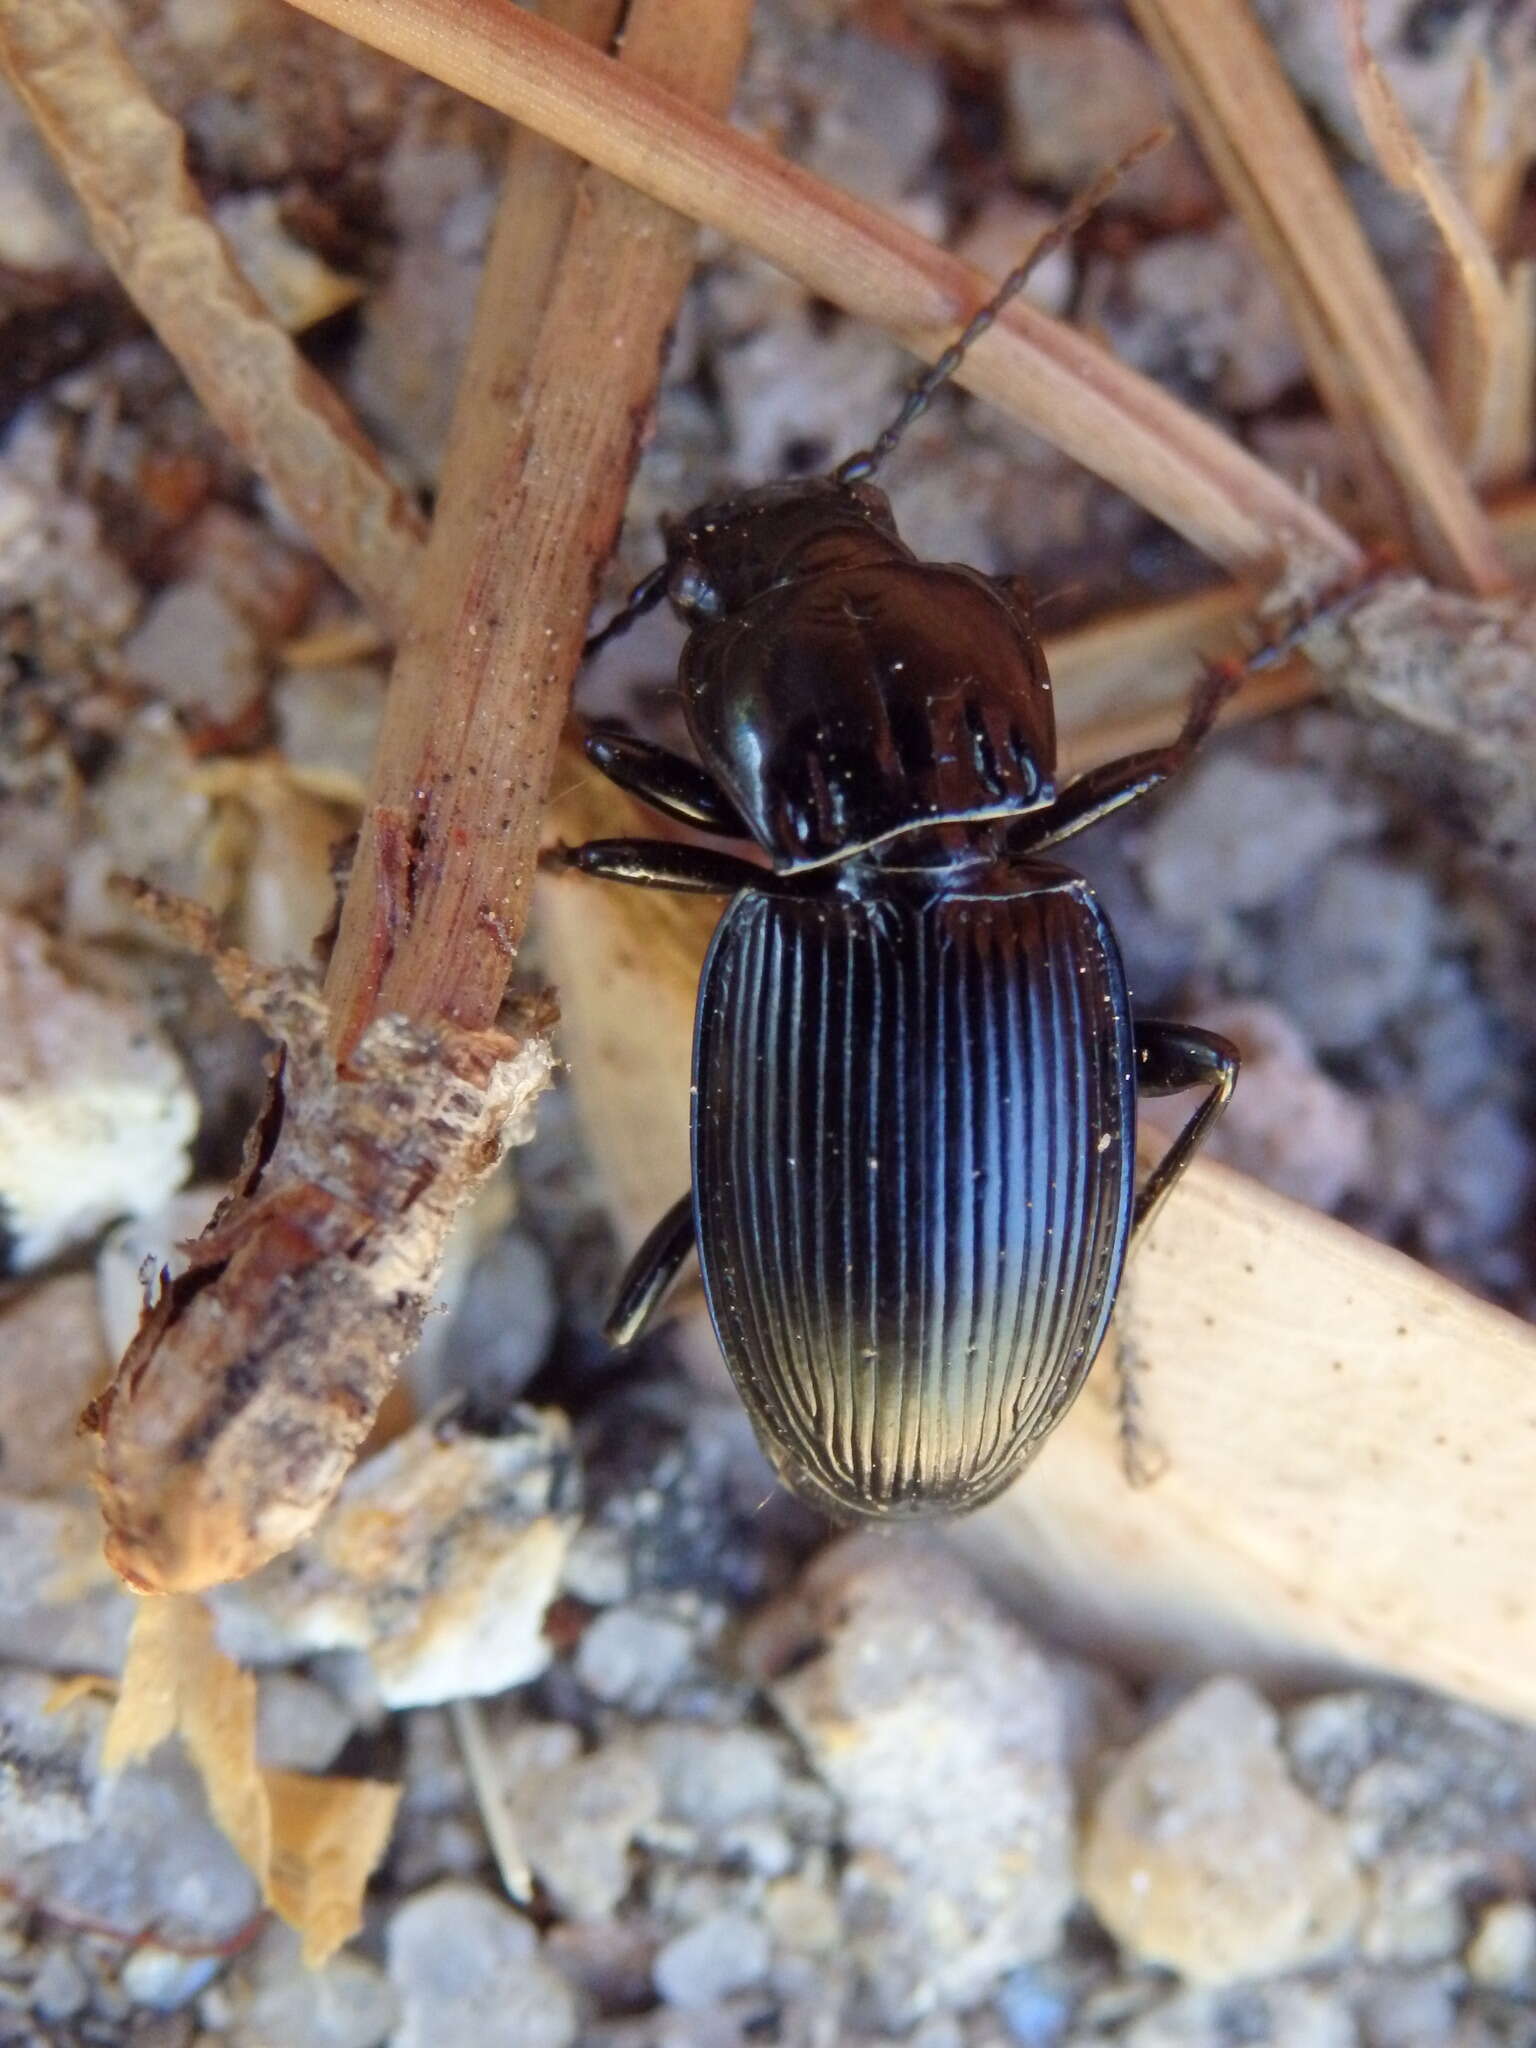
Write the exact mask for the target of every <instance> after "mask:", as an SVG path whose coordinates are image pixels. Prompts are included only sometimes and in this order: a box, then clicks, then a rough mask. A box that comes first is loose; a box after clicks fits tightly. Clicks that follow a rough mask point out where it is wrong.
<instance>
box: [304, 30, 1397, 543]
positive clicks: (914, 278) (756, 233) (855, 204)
mask: <svg viewBox="0 0 1536 2048" xmlns="http://www.w3.org/2000/svg"><path fill="white" fill-rule="evenodd" d="M295 4H296V5H299V6H301V7H302V8H303V9H304V11H305V12H306V13H309V14H313V15H315V16H317V17H318V18H319V19H321V20H323V21H328V22H330V23H332V24H333V25H334V26H335V27H337V28H340V29H344V30H346V31H347V33H348V34H351V35H354V36H358V37H360V38H361V39H362V40H363V41H365V42H368V43H371V44H372V45H373V46H374V47H375V48H377V49H381V50H385V51H387V52H389V53H390V54H391V55H392V56H395V57H399V58H401V59H403V60H404V61H405V62H406V63H408V64H412V65H415V66H416V67H417V68H418V69H419V70H422V71H426V72H428V73H429V74H430V75H431V76H433V77H435V78H440V79H442V80H444V81H445V82H446V83H447V84H449V85H453V86H456V87H458V88H459V89H460V90H461V91H463V92H466V93H469V94H471V95H472V96H473V97H475V98H477V99H479V100H482V101H484V103H485V104H486V105H487V106H492V107H498V108H500V110H501V111H502V112H503V113H507V114H510V115H511V116H512V117H513V118H514V119H515V120H519V121H522V122H525V123H526V124H527V125H528V126H529V127H532V128H535V129H537V130H538V131H539V132H540V133H541V134H545V135H548V136H550V137H552V138H553V139H554V140H556V141H558V142H561V143H563V144H564V145H565V146H566V147H567V148H569V149H572V150H575V151H577V152H578V153H579V154H580V155H582V156H584V157H586V158H588V159H589V160H590V161H591V162H592V163H594V164H600V165H601V166H602V167H603V168H604V169H605V170H607V171H610V172H612V173H613V174H614V175H615V176H616V177H619V178H623V179H624V180H626V181H627V182H628V183H630V184H632V185H634V186H635V187H636V188H637V189H639V190H641V191H643V192H646V193H648V194H649V195H650V196H651V197H652V198H653V199H657V200H660V201H661V202H662V204H663V205H665V206H668V207H672V208H674V209H675V210H676V211H677V212H679V213H682V214H686V215H688V216H689V217H691V218H692V219H695V220H698V221H702V222H704V223H706V224H708V225H709V226H712V227H716V228H718V229H720V230H721V231H722V232H723V233H725V234H727V235H729V236H731V237H732V238H733V239H734V240H736V241H739V242H742V243H744V244H746V245H747V246H748V247H749V248H753V249H755V250H757V252H758V253H759V254H760V255H763V256H766V257H767V258H768V259H769V261H770V262H773V263H776V264H777V265H778V266H779V267H780V268H781V269H782V270H785V271H787V272H789V273H790V274H791V275H793V276H795V277H798V278H799V279H801V280H802V282H804V283H805V284H807V285H809V286H810V288H811V289H812V290H813V291H815V292H817V293H819V294H820V295H821V296H823V297H824V298H827V299H829V300H831V301H833V302H834V303H835V304H837V305H840V306H842V307H844V308H845V309H846V310H847V311H849V312H850V313H853V314H855V315H856V316H857V317H859V318H860V319H864V320H868V321H870V322H871V323H872V324H874V325H876V326H879V327H884V328H886V329H887V330H888V331H889V332H891V333H892V334H894V335H896V336H898V337H899V338H900V339H902V340H903V341H905V342H907V343H908V344H909V345H910V346H912V347H913V348H914V349H916V350H917V351H918V352H919V353H920V354H924V355H927V356H932V355H933V354H935V353H937V351H938V349H939V348H940V347H941V346H943V344H944V343H945V342H947V341H948V340H950V339H951V338H952V336H953V333H954V330H955V329H956V327H957V326H958V325H959V324H960V323H961V322H962V321H963V320H964V319H965V318H967V317H968V316H969V314H970V313H971V312H972V311H974V310H975V308H976V307H977V306H978V305H979V304H980V303H981V302H982V301H983V300H984V299H985V298H986V297H987V295H988V292H989V290H990V286H989V283H988V281H987V280H986V279H985V278H983V277H982V276H981V275H980V273H979V272H977V271H974V270H972V269H971V268H970V267H969V265H967V264H964V263H961V262H959V261H958V260H957V259H956V258H954V257H952V256H950V255H948V254H947V253H946V252H945V251H944V250H942V249H940V248H938V247H937V246H936V245H935V244H933V243H932V242H929V241H926V240H925V239H924V238H923V237H922V236H921V235H918V234H916V233H915V232H913V231H912V230H911V229H910V228H908V227H906V226H905V225H904V224H903V223H902V222H900V221H897V220H894V219H892V218H891V217H890V216H889V215H886V214H883V213H881V212H880V211H879V210H878V209H876V208H874V207H870V206H867V205H865V204H863V203H862V202H861V201H859V200H856V199H854V198H852V197H851V196H850V195H848V194H847V193H843V192H838V191H836V190H834V189H833V188H832V187H830V186H827V185H825V184H823V183H822V182H821V181H820V180H818V179H816V178H814V177H812V176H810V175H809V174H808V173H806V172H804V171H802V170H800V169H799V168H798V167H797V166H796V165H794V164H790V163H786V162H785V161H784V160H783V158H781V157H779V156H777V155H775V154H774V153H773V151H771V150H769V149H767V148H766V147H764V146H763V145H762V144H760V143H758V142H755V141H753V140H751V139H750V138H749V137H747V136H744V135H741V134H738V133H736V132H735V131H734V130H732V129H731V128H729V127H727V126H725V125H724V124H723V123H721V122H720V121H717V120H712V119H710V118H709V117H708V116H706V115H705V114H703V113H701V112H699V111H698V110H697V109H696V108H695V107H692V106H689V105H688V104H687V103H686V102H685V101H683V100H681V99H679V98H677V97H676V96H675V95H674V94H673V93H671V92H669V91H667V90H665V89H664V88H663V87H662V86H660V85H658V84H656V83H655V82H654V81H653V80H651V79H649V78H645V77H641V76H638V75H634V74H633V73H632V72H631V69H630V67H629V66H627V65H626V66H620V65H617V64H614V63H612V62H610V61H608V60H606V59H604V58H602V57H600V56H597V55H596V54H594V53H593V52H592V51H590V50H588V49H586V48H584V47H583V46H582V45H581V44H580V43H578V42H576V41H575V40H574V39H573V38H572V37H570V36H566V35H562V34H561V33H560V32H559V31H558V30H556V29H554V28H552V27H551V26H550V25H549V24H548V23H546V22H542V21H540V20H538V19H537V18H536V17H534V16H532V15H530V14H528V13H527V12H526V11H525V10H522V9H519V8H509V7H505V6H503V5H501V4H500V0H295ZM960 382H961V383H963V384H966V385H968V386H969V387H970V388H971V389H972V390H974V391H977V392H979V393H981V395H982V396H983V397H986V398H990V399H991V400H993V401H994V402H995V403H996V404H998V405H1000V406H1002V407H1003V408H1004V409H1005V410H1006V411H1008V412H1010V413H1012V414H1013V415H1014V417H1015V418H1017V419H1020V420H1022V421H1024V422H1025V424H1026V425H1028V426H1031V427H1033V428H1034V429H1035V430H1036V431H1037V432H1038V433H1040V434H1042V435H1044V436H1045V437H1046V438H1047V439H1048V440H1050V441H1052V442H1054V443H1055V444H1056V446H1058V447H1060V448H1062V449H1064V450H1065V451H1066V452H1067V453H1068V454H1069V455H1071V456H1073V457H1074V458H1075V459H1076V460H1078V461H1080V462H1082V463H1083V464H1084V465H1085V466H1086V467H1088V468H1090V469H1093V470H1095V471H1097V472H1098V473H1099V474H1100V475H1101V476H1104V477H1106V478H1108V479H1109V481H1110V482H1112V483H1114V484H1116V485H1118V486H1119V487H1120V488H1121V489H1122V490H1124V491H1126V492H1127V493H1128V494H1129V495H1130V496H1132V497H1133V498H1135V499H1137V500H1138V501H1139V502H1140V503H1141V504H1143V505H1145V506H1146V507H1147V508H1148V509H1149V510H1150V511H1153V512H1155V513H1156V514H1157V515H1158V516H1159V517H1160V518H1162V519H1165V520H1166V521H1167V522H1168V524H1169V525H1170V526H1172V527H1174V528H1176V529H1177V530H1178V531H1179V532H1181V533H1183V534H1184V535H1185V536H1186V537H1187V538H1188V539H1189V540H1191V541H1192V542H1193V543H1194V545H1195V546H1197V547H1199V548H1201V549H1203V550H1204V551H1205V553H1206V554H1208V555H1209V556H1211V558H1212V559H1213V560H1215V561H1218V562H1221V563H1224V564H1227V565H1229V566H1232V567H1239V566H1242V565H1248V566H1250V567H1251V566H1254V565H1258V564H1272V563H1273V562H1274V561H1275V560H1276V558H1284V559H1287V560H1289V561H1291V562H1292V563H1293V564H1295V565H1297V566H1299V567H1300V568H1301V569H1302V570H1303V571H1304V572H1305V573H1307V574H1310V575H1315V576H1316V578H1317V580H1319V581H1329V580H1334V579H1336V578H1338V577H1339V576H1340V575H1343V574H1347V573H1348V572H1349V571H1350V570H1351V569H1352V568H1354V567H1356V566H1357V565H1358V561H1359V554H1358V550H1357V549H1356V547H1355V545H1354V543H1353V542H1352V541H1351V540H1350V539H1349V537H1348V536H1347V535H1346V534H1345V533H1344V532H1343V531H1342V530H1341V529H1340V528H1339V527H1338V526H1336V525H1335V524H1334V522H1333V521H1332V520H1330V519H1329V518H1328V517H1327V516H1326V515H1325V514H1324V513H1322V512H1321V511H1319V510H1318V508H1317V507H1316V506H1315V505H1312V504H1310V503H1309V502H1308V501H1307V500H1306V499H1305V498H1303V497H1302V496H1301V495H1300V493H1299V492H1296V491H1294V490H1292V489H1291V487H1290V486H1289V485H1288V484H1286V483H1284V482H1283V481H1282V480H1281V479H1280V478H1279V477H1277V476H1275V475H1274V474H1273V473H1272V472H1271V471H1269V470H1268V469H1266V468H1265V467H1264V465H1263V464H1262V463H1260V462H1257V461H1255V460H1254V458H1253V457H1251V456H1250V455H1248V454H1247V453H1246V452H1245V451H1244V450H1243V449H1241V448H1239V447H1238V445H1237V444H1236V443H1235V442H1234V441H1232V440H1231V439H1230V438H1229V437H1228V436H1226V435H1225V434H1222V433H1221V432H1219V431H1218V430H1217V429H1216V428H1214V427H1212V426H1210V425H1209V424H1208V423H1207V422H1205V421H1204V420H1202V419H1200V418H1199V417H1198V416H1197V415H1196V414H1195V413H1193V412H1191V411H1190V410H1189V409H1188V408H1187V407H1185V406H1182V405H1180V404H1179V403H1178V402H1177V401H1176V400H1175V399H1173V398H1171V397H1169V396H1168V394H1167V393H1165V392H1163V391H1160V390H1159V389H1158V388H1157V386H1156V385H1154V384H1152V383H1151V382H1149V381H1148V380H1147V379H1146V378H1143V377H1140V376H1138V375H1137V374H1136V373H1135V372H1134V371H1132V370H1129V369H1127V368H1126V367H1125V366H1124V365H1123V364H1120V363H1117V362H1116V361H1115V360H1114V358H1113V357H1112V356H1110V355H1108V354H1107V353H1106V351H1104V350H1103V349H1102V348H1100V347H1099V346H1098V345H1097V344H1096V343H1094V342H1093V341H1091V340H1090V339H1089V338H1088V337H1087V336H1086V335H1083V334H1080V333H1077V332H1076V331H1074V330H1073V329H1072V328H1070V327H1068V326H1065V325H1064V324H1063V323H1061V322H1060V321H1056V320H1052V319H1050V318H1049V317H1048V316H1046V315H1045V314H1043V313H1040V312H1038V311H1036V310H1035V308H1033V307H1031V306H1028V305H1026V304H1024V303H1022V302H1020V301H1015V302H1014V304H1013V305H1012V306H1011V307H1010V308H1009V309H1008V311H1007V313H1006V314H1005V315H1004V317H1003V318H1002V319H1001V320H1000V321H999V323H998V324H997V326H996V327H995V328H994V329H993V330H992V332H991V333H990V334H989V335H988V336H987V337H986V338H985V339H984V340H983V341H981V342H979V343H978V344H977V346H976V348H975V349H974V350H973V351H972V353H971V355H970V356H969V357H968V358H967V360H966V363H965V365H964V367H963V369H962V370H961V373H960Z"/></svg>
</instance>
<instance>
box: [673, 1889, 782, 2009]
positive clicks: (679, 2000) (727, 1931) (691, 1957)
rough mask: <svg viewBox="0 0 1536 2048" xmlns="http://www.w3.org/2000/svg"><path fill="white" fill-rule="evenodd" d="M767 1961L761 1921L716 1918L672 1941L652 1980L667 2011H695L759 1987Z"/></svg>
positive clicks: (727, 1915) (733, 1915) (730, 1915)
mask: <svg viewBox="0 0 1536 2048" xmlns="http://www.w3.org/2000/svg"><path fill="white" fill-rule="evenodd" d="M769 1956H770V1949H769V1942H768V1936H767V1935H766V1934H765V1933H764V1931H763V1929H762V1928H761V1927H760V1926H759V1925H758V1923H757V1921H755V1920H749V1919H748V1918H747V1916H746V1915H745V1914H744V1913H716V1914H713V1915H712V1916H711V1917H710V1918H709V1919H707V1920H701V1921H700V1922H699V1924H698V1925H697V1926H696V1927H690V1928H689V1929H688V1930H687V1932H686V1933H684V1934H679V1935H678V1936H676V1938H675V1939H674V1940H672V1941H669V1942H668V1943H667V1945H666V1947H665V1948H663V1949H662V1950H661V1952H660V1953H659V1954H658V1956H657V1958H656V1961H655V1965H654V1967H653V1969H652V1973H651V1974H652V1977H653V1980H654V1982H655V1985H656V1989H657V1991H658V1992H659V1993H660V1994H661V1996H662V1997H663V1998H664V1999H665V2000H666V2002H667V2003H668V2005H677V2006H683V2007H687V2008H689V2009H693V2010H697V2009H699V2008H701V2007H705V2006H711V2005H715V2004H717V2003H718V2002H719V2000H720V1999H722V1998H729V1997H731V1996H732V1994H733V1993H735V1992H737V1991H748V1990H750V1989H751V1988H752V1986H753V1985H755V1984H760V1983H761V1982H762V1981H763V1979H764V1977H766V1976H767V1974H768V1962H769Z"/></svg>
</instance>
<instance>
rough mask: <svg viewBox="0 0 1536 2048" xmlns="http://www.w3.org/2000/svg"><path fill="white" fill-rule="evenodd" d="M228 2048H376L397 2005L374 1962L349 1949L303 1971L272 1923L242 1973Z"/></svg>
mask: <svg viewBox="0 0 1536 2048" xmlns="http://www.w3.org/2000/svg"><path fill="white" fill-rule="evenodd" d="M245 1976H246V1987H247V1988H246V1998H245V2001H244V2003H243V2005H242V2006H241V2008H240V2009H239V2012H238V2017H237V2019H236V2021H235V2025H234V2027H233V2030H232V2032H233V2040H234V2042H235V2044H236V2048H380V2044H381V2043H382V2042H384V2041H385V2040H387V2039H388V2038H389V2035H390V2033H391V2031H392V2030H393V2028H394V2027H395V2025H396V2023H397V2021H398V2019H399V2010H400V2009H399V2002H398V2000H397V1999H396V1997H395V1993H394V1990H393V1988H392V1986H391V1985H390V1982H389V1980H388V1978H387V1977H386V1976H385V1975H384V1972H383V1971H382V1970H381V1969H380V1968H379V1966H378V1965H377V1963H372V1962H370V1961H369V1960H368V1959H367V1957H366V1956H361V1955H357V1954H356V1953H354V1952H353V1951H351V1950H345V1949H344V1950H343V1951H342V1953H341V1954H340V1955H338V1956H334V1957H332V1959H331V1961H330V1962H328V1963H327V1964H326V1965H325V1967H324V1969H320V1970H306V1969H305V1968H304V1967H303V1965H302V1963H301V1962H300V1959H299V1944H298V1939H297V1937H296V1936H295V1935H294V1933H293V1931H292V1929H291V1928H287V1927H284V1926H282V1925H281V1923H280V1922H274V1923H273V1924H272V1925H271V1926H270V1927H269V1928H268V1929H267V1930H266V1932H265V1933H264V1934H263V1935H262V1937H261V1940H260V1942H259V1943H258V1944H257V1948H256V1952H255V1955H254V1956H253V1957H252V1959H251V1962H250V1964H249V1966H248V1968H247V1971H246V1972H245Z"/></svg>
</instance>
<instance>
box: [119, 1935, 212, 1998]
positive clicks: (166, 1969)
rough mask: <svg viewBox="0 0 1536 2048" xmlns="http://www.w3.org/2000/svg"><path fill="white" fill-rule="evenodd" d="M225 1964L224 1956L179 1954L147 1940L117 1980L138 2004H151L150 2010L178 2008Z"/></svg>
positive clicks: (132, 1955) (207, 1983)
mask: <svg viewBox="0 0 1536 2048" xmlns="http://www.w3.org/2000/svg"><path fill="white" fill-rule="evenodd" d="M223 1967H224V1959H223V1957H222V1956H188V1955H180V1954H178V1953H177V1952H176V1951H175V1950H174V1949H168V1948H160V1947H158V1946H157V1945H156V1944H155V1943H154V1942H152V1941H146V1942H141V1943H140V1945H139V1946H138V1947H137V1948H136V1949H134V1951H133V1953H132V1954H131V1955H130V1956H129V1958H128V1960H127V1961H126V1962H125V1963H124V1964H123V1967H122V1970H121V1972H120V1974H119V1977H118V1982H119V1983H120V1984H121V1985H122V1987H123V1990H124V1991H125V1992H126V1993H127V1995H128V1997H129V1998H130V1999H131V2000H132V2001H133V2003H134V2004H135V2005H145V2006H148V2007H149V2009H150V2011H151V2012H179V2011H180V2010H181V2008H182V2007H183V2006H184V2005H190V2004H191V2002H192V2000H193V1999H194V1998H196V1996H197V1994H198V1993H199V1992H200V1991H202V1990H203V1989H204V1988H205V1987H206V1986H207V1985H209V1984H211V1983H212V1982H213V1980H214V1978H215V1977H216V1976H217V1975H218V1974H219V1971H220V1970H221V1969H222V1968H223Z"/></svg>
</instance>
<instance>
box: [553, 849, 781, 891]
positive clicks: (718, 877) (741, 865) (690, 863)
mask: <svg viewBox="0 0 1536 2048" xmlns="http://www.w3.org/2000/svg"><path fill="white" fill-rule="evenodd" d="M561 857H562V858H563V859H564V861H565V864H566V866H567V867H573V868H577V869H579V870H580V872H581V873H582V874H584V875H597V876H599V877H600V878H601V879H602V880H603V881H605V882H629V883H632V884H633V885H634V887H635V888H637V889H683V890H687V891H689V892H691V893H692V894H694V895H698V896H734V895H735V894H736V893H737V891H738V890H740V889H760V890H763V891H765V892H767V891H771V890H772V889H773V888H774V886H775V881H776V877H775V875H774V873H773V870H772V868H760V867H754V866H753V864H752V862H751V861H747V860H738V859H737V858H736V856H735V854H733V853H717V852H716V851H715V849H714V847H712V846H680V845H679V844H678V843H677V842H676V841H675V840H672V839H592V840H589V841H588V843H587V844H586V845H585V846H567V847H565V848H563V849H562V856H561Z"/></svg>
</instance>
